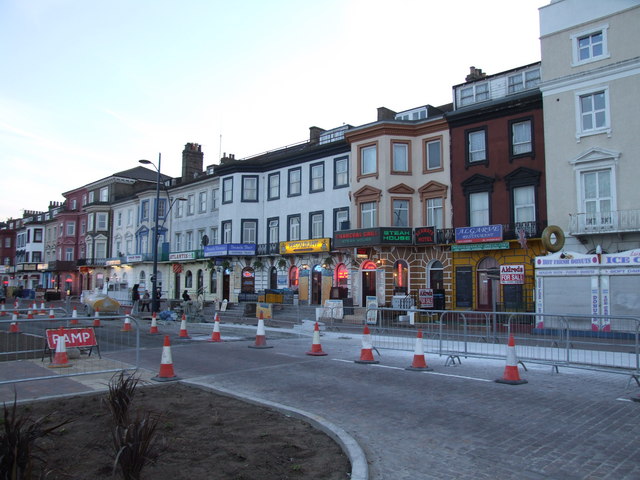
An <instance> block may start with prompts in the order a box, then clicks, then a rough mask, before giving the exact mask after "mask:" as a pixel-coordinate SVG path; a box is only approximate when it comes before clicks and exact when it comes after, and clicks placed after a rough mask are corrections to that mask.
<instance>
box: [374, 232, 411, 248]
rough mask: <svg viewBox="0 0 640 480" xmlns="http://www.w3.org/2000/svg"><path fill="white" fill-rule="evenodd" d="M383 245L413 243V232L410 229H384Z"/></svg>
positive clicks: (382, 234)
mask: <svg viewBox="0 0 640 480" xmlns="http://www.w3.org/2000/svg"><path fill="white" fill-rule="evenodd" d="M381 230H382V233H381V235H380V237H381V238H380V240H381V243H394V244H398V243H400V244H409V245H411V244H412V243H413V232H412V231H411V229H410V228H382V229H381Z"/></svg>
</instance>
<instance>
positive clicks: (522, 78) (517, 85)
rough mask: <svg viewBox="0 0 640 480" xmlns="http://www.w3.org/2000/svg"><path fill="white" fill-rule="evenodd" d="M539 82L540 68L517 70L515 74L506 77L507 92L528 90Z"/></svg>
mask: <svg viewBox="0 0 640 480" xmlns="http://www.w3.org/2000/svg"><path fill="white" fill-rule="evenodd" d="M539 83H540V69H539V68H536V69H535V70H528V71H526V72H519V73H516V74H515V75H510V76H509V79H508V84H509V86H508V89H509V93H517V92H520V91H522V90H529V89H531V88H535V87H536V86H537V85H538V84H539Z"/></svg>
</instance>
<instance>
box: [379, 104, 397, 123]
mask: <svg viewBox="0 0 640 480" xmlns="http://www.w3.org/2000/svg"><path fill="white" fill-rule="evenodd" d="M395 118H396V112H394V111H393V110H389V109H388V108H387V107H378V121H379V122H381V121H385V120H395Z"/></svg>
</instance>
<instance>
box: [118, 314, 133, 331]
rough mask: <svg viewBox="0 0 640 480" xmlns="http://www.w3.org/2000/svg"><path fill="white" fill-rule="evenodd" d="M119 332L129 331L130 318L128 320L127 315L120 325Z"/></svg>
mask: <svg viewBox="0 0 640 480" xmlns="http://www.w3.org/2000/svg"><path fill="white" fill-rule="evenodd" d="M120 331H121V332H130V331H131V320H129V317H124V324H123V325H122V328H121V329H120Z"/></svg>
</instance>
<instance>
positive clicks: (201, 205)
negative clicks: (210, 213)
mask: <svg viewBox="0 0 640 480" xmlns="http://www.w3.org/2000/svg"><path fill="white" fill-rule="evenodd" d="M206 212H207V191H206V190H205V191H203V192H199V193H198V213H206Z"/></svg>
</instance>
